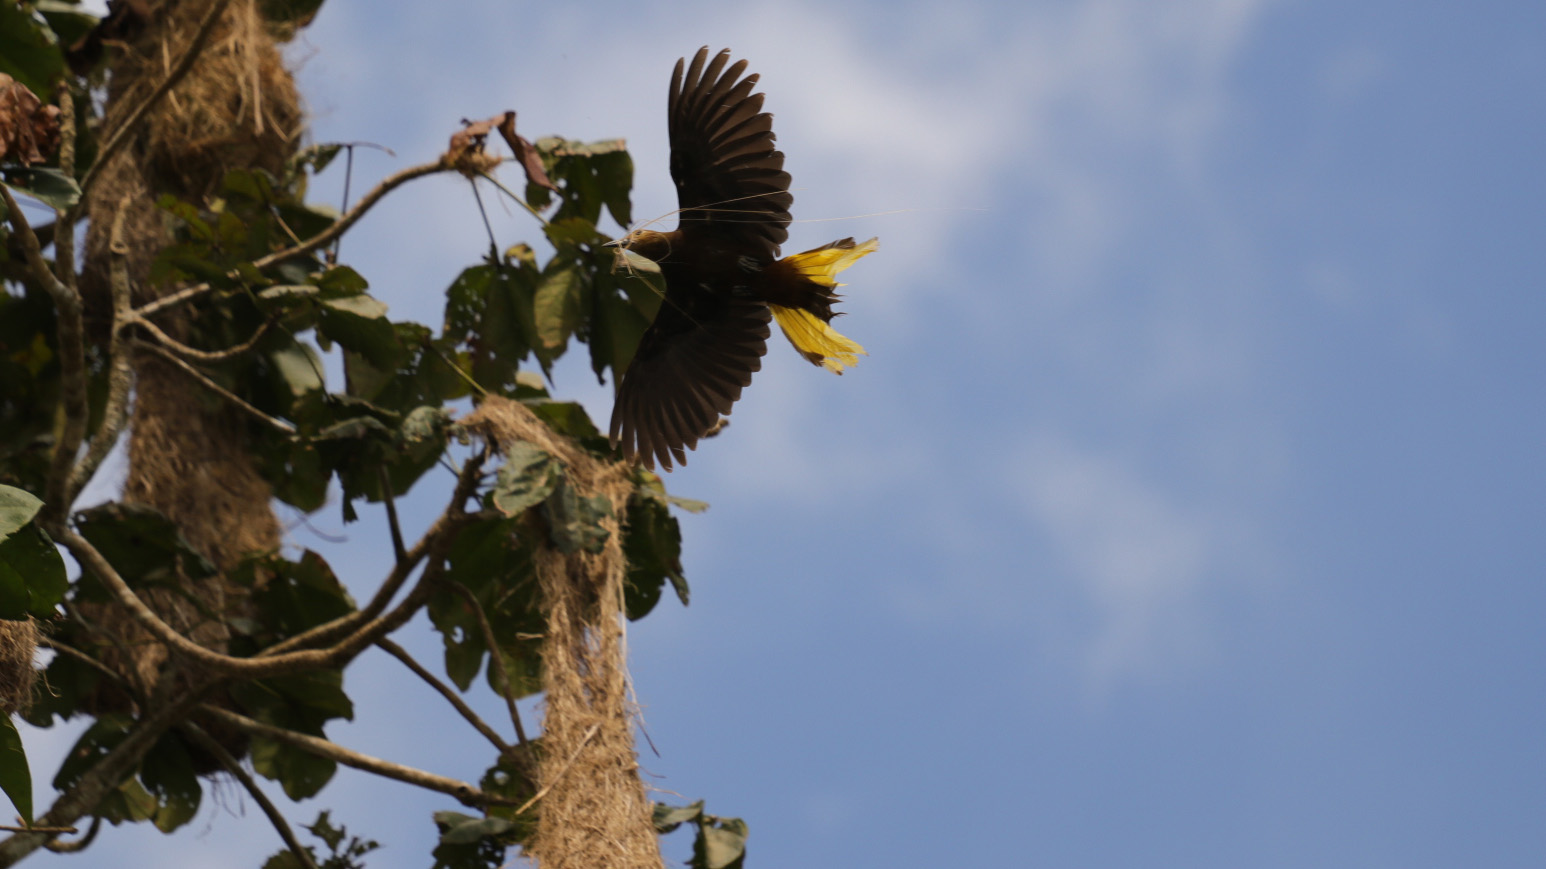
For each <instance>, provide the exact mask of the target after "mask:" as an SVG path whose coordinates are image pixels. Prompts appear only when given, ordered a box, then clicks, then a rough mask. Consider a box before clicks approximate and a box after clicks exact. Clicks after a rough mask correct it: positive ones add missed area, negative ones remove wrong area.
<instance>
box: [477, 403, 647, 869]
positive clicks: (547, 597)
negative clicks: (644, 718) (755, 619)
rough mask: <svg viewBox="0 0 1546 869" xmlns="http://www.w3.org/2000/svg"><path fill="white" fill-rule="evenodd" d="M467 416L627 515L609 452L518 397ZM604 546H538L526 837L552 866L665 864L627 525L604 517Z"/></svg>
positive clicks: (619, 471)
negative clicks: (633, 663) (626, 614)
mask: <svg viewBox="0 0 1546 869" xmlns="http://www.w3.org/2000/svg"><path fill="white" fill-rule="evenodd" d="M464 424H465V425H466V426H467V427H468V428H470V429H472V430H475V431H479V432H481V433H482V434H484V435H485V436H486V437H488V438H489V440H490V441H492V442H493V443H495V444H499V445H508V444H510V443H512V442H515V441H525V442H527V443H530V444H533V445H535V446H537V447H539V448H540V449H542V450H545V451H546V452H548V453H549V454H551V455H553V456H555V457H557V458H558V459H559V460H560V461H561V462H563V463H564V466H565V470H566V473H567V474H568V477H569V480H570V482H571V483H572V484H573V485H574V486H575V488H576V490H577V491H578V494H579V495H580V496H581V497H594V496H596V495H602V496H605V497H606V498H607V499H608V501H609V502H610V503H611V505H612V515H613V516H614V517H618V516H625V515H627V513H626V510H627V506H628V497H629V494H630V493H631V492H632V491H633V484H632V483H631V482H630V480H629V476H630V471H629V468H628V466H627V465H626V464H623V463H620V462H603V461H599V460H597V459H595V458H594V457H592V456H591V455H590V454H589V453H587V452H585V451H584V450H582V449H580V448H579V447H577V446H575V445H574V444H573V443H571V442H569V441H568V440H567V439H566V438H563V437H561V436H559V435H557V434H555V433H554V432H553V431H552V429H549V428H548V427H547V425H546V424H544V423H543V422H542V421H541V420H540V419H538V418H537V417H536V416H535V415H534V414H533V413H532V412H531V411H530V410H529V409H527V408H526V407H525V406H524V405H521V404H519V403H517V402H513V401H508V400H506V399H502V398H497V397H490V398H488V399H485V400H484V402H483V404H482V405H481V406H480V407H479V408H478V410H477V412H475V413H474V414H472V415H471V416H470V417H468V418H467V419H466V420H465V422H464ZM603 526H604V527H605V528H606V531H607V542H606V545H605V547H604V548H603V549H602V551H601V552H600V553H599V554H591V553H587V552H583V551H582V552H578V553H575V554H574V555H564V554H563V553H562V552H560V551H559V550H558V549H557V548H555V547H553V546H552V545H551V544H546V543H544V544H543V545H540V546H539V547H538V549H537V552H536V554H535V558H534V561H535V563H536V569H537V578H538V581H539V583H540V585H541V588H542V595H543V604H544V606H545V607H546V609H547V637H546V639H545V640H544V645H543V652H542V663H543V674H542V685H543V691H544V692H545V695H546V696H545V704H546V713H545V717H544V719H543V722H542V746H543V751H542V754H541V760H540V762H539V764H538V770H537V779H538V780H537V785H538V787H539V788H540V789H548V790H547V795H546V796H544V797H543V798H542V801H541V802H540V803H539V804H538V806H537V812H538V817H537V832H536V834H535V835H534V836H533V838H532V841H531V842H530V843H529V845H528V846H527V848H526V852H527V854H528V855H530V856H532V857H535V858H536V860H537V862H538V864H539V865H541V866H543V867H545V869H596V867H609V869H613V867H615V869H646V867H647V869H660V867H662V866H663V864H662V862H661V858H660V843H659V840H658V839H657V838H656V835H655V826H654V822H653V820H652V818H651V807H650V800H649V798H648V797H647V796H646V795H645V790H644V783H643V782H642V781H641V780H640V778H639V764H638V761H637V758H636V756H635V753H634V746H633V718H634V716H633V713H634V709H633V706H632V704H631V703H630V702H629V699H628V671H627V663H626V658H627V638H626V635H625V632H624V625H625V623H626V622H625V620H624V618H623V582H624V579H625V577H626V575H627V562H626V561H625V559H624V557H623V549H622V533H621V532H622V529H621V527H620V526H619V523H618V521H617V519H615V518H613V519H607V520H605V521H604V522H603Z"/></svg>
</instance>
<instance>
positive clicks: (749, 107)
mask: <svg viewBox="0 0 1546 869" xmlns="http://www.w3.org/2000/svg"><path fill="white" fill-rule="evenodd" d="M729 61H730V52H729V51H728V50H726V51H722V52H720V53H719V54H717V55H715V56H714V58H713V59H712V60H710V59H709V51H708V49H707V48H703V49H701V50H700V51H699V52H698V53H697V55H695V56H694V57H693V59H692V62H691V63H690V64H685V70H684V63H683V61H677V64H676V69H675V71H674V72H673V73H672V75H671V90H670V97H669V100H668V104H667V106H668V111H667V116H668V119H669V129H670V137H671V178H672V180H673V181H675V182H676V190H677V201H678V204H679V206H680V208H681V211H680V214H679V216H678V221H679V223H678V229H677V230H676V231H674V232H670V233H647V234H636V235H640V236H641V237H640V238H639V239H636V240H635V241H634V243H631V244H629V246H630V247H631V248H633V249H634V250H636V251H638V252H639V253H641V254H643V255H644V256H647V257H649V258H650V259H653V260H655V261H656V262H658V263H659V265H660V269H661V274H662V276H663V277H664V279H665V284H666V295H665V299H664V300H662V302H661V306H660V312H659V313H658V314H657V315H656V317H655V322H654V323H653V324H651V325H650V327H649V329H648V330H647V331H646V332H645V333H644V336H643V338H642V339H641V340H640V342H639V348H638V350H637V352H636V353H635V354H634V357H633V361H632V362H631V363H630V364H629V366H628V369H627V371H626V372H624V375H623V378H622V382H621V384H620V386H619V389H618V395H617V403H616V405H615V407H614V408H613V412H612V425H611V436H612V441H613V443H615V444H618V445H619V446H620V447H621V449H622V451H623V453H624V455H626V456H628V457H629V458H639V459H641V460H643V461H644V462H645V463H646V464H647V465H650V466H654V465H655V464H656V463H659V465H660V466H661V467H663V468H665V469H667V470H670V468H671V467H672V464H673V462H675V463H677V464H683V463H685V462H686V460H687V455H686V451H687V450H689V449H693V448H694V447H696V446H697V443H698V440H699V438H701V437H703V436H704V434H706V433H707V432H708V431H709V430H710V429H712V428H713V427H714V426H715V425H716V424H717V423H718V421H719V417H720V415H722V414H727V413H729V412H730V408H731V406H732V405H733V404H735V402H736V400H737V399H739V398H740V397H741V390H742V389H743V388H745V387H746V386H748V385H750V384H751V378H752V374H753V373H754V372H756V371H757V370H758V369H760V368H761V367H762V355H763V354H764V353H766V352H767V339H768V334H769V330H768V321H769V319H770V313H769V310H768V306H767V304H766V303H765V301H764V300H763V298H761V293H759V292H758V284H759V281H760V279H761V276H762V273H763V271H764V270H765V269H767V267H768V266H769V265H771V264H772V263H773V262H774V260H776V259H777V258H778V255H779V245H780V244H782V243H783V242H784V240H785V239H787V238H788V237H789V231H788V225H789V206H790V204H791V203H792V202H793V201H794V197H793V196H792V195H790V193H789V173H787V172H785V171H784V155H783V153H782V152H780V151H779V150H777V148H775V147H774V136H773V116H772V115H770V114H768V113H766V112H764V111H762V101H763V97H762V94H754V93H752V88H753V87H755V86H756V84H757V76H756V75H749V76H745V77H744V78H743V77H742V73H744V72H745V71H746V61H744V60H742V61H737V62H736V63H734V64H731V63H730V62H729ZM645 235H647V236H648V237H647V238H645V237H642V236H645ZM625 243H628V242H627V241H625Z"/></svg>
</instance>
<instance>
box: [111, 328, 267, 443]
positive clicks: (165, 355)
mask: <svg viewBox="0 0 1546 869" xmlns="http://www.w3.org/2000/svg"><path fill="white" fill-rule="evenodd" d="M134 346H135V348H136V349H139V350H148V351H150V352H151V353H154V354H155V355H157V356H160V357H161V358H162V359H165V360H166V361H167V362H170V363H171V364H172V365H173V366H175V367H177V368H181V369H182V370H183V371H184V372H186V373H187V375H188V376H189V377H192V378H193V379H194V380H197V381H198V382H199V385H201V386H203V387H204V388H205V389H207V390H209V391H210V392H213V393H215V394H216V395H218V396H220V397H221V398H224V399H225V400H226V401H229V402H231V403H232V404H234V405H236V406H237V407H239V408H241V409H242V410H244V411H246V412H247V413H248V414H250V415H252V416H254V417H256V418H257V419H258V420H260V421H262V422H265V423H267V424H268V425H269V426H270V427H271V428H274V429H277V430H279V431H280V432H283V433H284V434H287V435H293V434H295V426H293V425H290V424H289V423H287V422H285V421H284V420H282V419H277V418H275V417H272V416H269V415H268V414H266V413H264V412H263V411H261V410H258V409H257V408H256V407H253V406H252V405H250V404H248V403H247V402H246V401H245V400H243V399H242V398H241V397H240V396H238V395H237V394H236V393H234V392H231V391H230V390H229V389H226V388H225V387H224V386H221V385H220V384H218V383H216V382H215V381H213V380H210V379H209V378H208V377H206V376H204V373H203V372H201V371H199V370H198V369H197V368H194V367H193V366H192V365H189V364H188V363H186V362H184V361H183V360H182V359H181V358H179V357H178V355H177V354H176V353H173V352H172V351H170V350H167V349H164V348H162V347H160V346H159V345H156V344H152V343H150V342H149V341H138V340H137V341H135V342H134Z"/></svg>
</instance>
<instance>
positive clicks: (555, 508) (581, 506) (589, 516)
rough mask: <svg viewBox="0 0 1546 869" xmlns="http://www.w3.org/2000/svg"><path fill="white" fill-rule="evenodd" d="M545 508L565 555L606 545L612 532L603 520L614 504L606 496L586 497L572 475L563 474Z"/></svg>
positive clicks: (594, 550) (550, 531) (551, 530)
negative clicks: (578, 489) (574, 482)
mask: <svg viewBox="0 0 1546 869" xmlns="http://www.w3.org/2000/svg"><path fill="white" fill-rule="evenodd" d="M542 511H543V513H544V514H545V515H546V516H547V520H548V535H549V537H550V538H551V539H552V541H553V545H555V546H557V547H558V549H559V551H560V552H563V553H564V554H565V555H573V554H574V553H576V552H579V551H580V550H582V549H583V550H584V551H586V552H590V553H598V552H600V551H601V550H602V547H604V546H605V545H606V542H607V536H608V534H607V530H606V529H605V528H602V527H601V520H602V519H605V518H607V517H608V516H611V515H612V504H611V502H609V501H608V500H607V499H606V497H605V496H602V495H594V496H592V497H589V498H586V497H582V496H581V495H580V494H579V493H578V492H576V491H575V488H574V486H573V484H571V483H570V482H569V479H568V478H567V477H562V476H561V477H559V479H558V485H557V486H555V487H554V489H553V493H552V494H551V495H549V496H548V497H547V500H545V501H543V502H542Z"/></svg>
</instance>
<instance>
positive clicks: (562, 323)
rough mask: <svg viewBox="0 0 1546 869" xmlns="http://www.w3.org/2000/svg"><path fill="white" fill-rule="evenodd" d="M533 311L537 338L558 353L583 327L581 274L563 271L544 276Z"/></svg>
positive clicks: (570, 269)
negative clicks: (576, 329) (576, 331)
mask: <svg viewBox="0 0 1546 869" xmlns="http://www.w3.org/2000/svg"><path fill="white" fill-rule="evenodd" d="M533 308H534V311H535V314H536V318H537V337H538V338H539V339H540V340H541V341H542V345H543V346H544V347H546V348H548V349H549V350H559V349H561V348H562V347H563V346H564V345H565V344H566V343H568V341H569V336H570V335H572V334H574V330H575V328H576V327H577V326H579V324H580V318H581V310H580V273H579V271H578V270H577V269H574V268H564V269H560V270H559V271H557V272H554V273H552V274H549V275H544V276H543V278H542V283H541V284H539V285H538V287H537V295H536V300H535V302H534V303H533Z"/></svg>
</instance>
